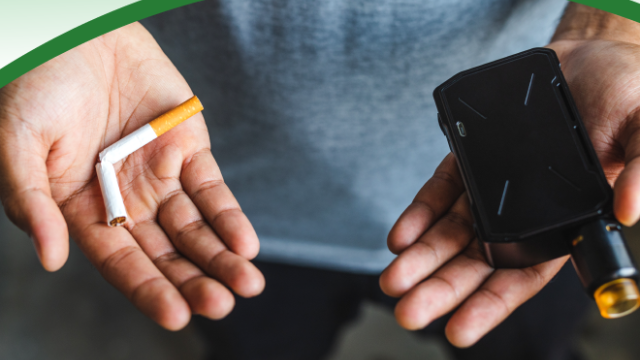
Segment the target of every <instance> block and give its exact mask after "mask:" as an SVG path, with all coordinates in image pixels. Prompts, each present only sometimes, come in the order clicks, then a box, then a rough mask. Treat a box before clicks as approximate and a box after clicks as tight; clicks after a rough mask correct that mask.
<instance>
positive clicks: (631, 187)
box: [549, 40, 640, 226]
mask: <svg viewBox="0 0 640 360" xmlns="http://www.w3.org/2000/svg"><path fill="white" fill-rule="evenodd" d="M549 47H551V48H552V49H554V50H555V51H556V53H557V54H558V56H559V58H560V61H561V62H562V72H563V74H564V76H565V78H566V80H567V82H568V84H569V88H570V89H571V93H572V95H573V97H574V99H575V101H576V105H577V107H578V110H579V111H580V114H581V115H582V119H583V121H584V124H585V126H586V128H587V130H588V132H589V137H590V139H591V142H592V143H593V146H594V148H595V150H596V152H597V153H598V158H599V159H600V164H602V168H603V169H604V173H605V175H606V176H607V179H608V180H609V183H610V184H611V185H612V186H613V187H614V212H615V215H616V217H617V218H618V220H619V221H620V222H621V223H623V224H624V225H626V226H632V225H633V224H635V223H636V222H637V221H638V218H640V111H639V109H640V108H639V107H640V92H639V90H640V45H637V44H634V43H630V42H623V41H611V40H590V41H579V40H560V41H556V42H554V43H552V44H550V45H549Z"/></svg>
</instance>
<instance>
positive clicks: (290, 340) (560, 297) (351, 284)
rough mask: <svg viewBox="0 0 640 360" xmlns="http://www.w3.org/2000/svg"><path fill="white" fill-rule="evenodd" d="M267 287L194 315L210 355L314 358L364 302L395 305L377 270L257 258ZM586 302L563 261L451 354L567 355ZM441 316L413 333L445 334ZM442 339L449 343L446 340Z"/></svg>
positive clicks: (540, 358) (544, 358) (220, 358)
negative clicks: (224, 308)
mask: <svg viewBox="0 0 640 360" xmlns="http://www.w3.org/2000/svg"><path fill="white" fill-rule="evenodd" d="M256 265H257V266H258V268H260V270H261V271H262V272H263V273H264V275H265V278H266V288H265V291H264V293H263V294H261V295H260V296H258V297H256V298H253V299H242V298H239V297H236V300H237V305H236V308H235V309H234V310H233V312H232V313H231V314H230V315H229V316H228V317H227V318H225V319H223V320H220V321H210V320H207V319H204V318H202V317H195V318H194V320H195V323H196V326H197V328H198V329H199V330H200V333H201V335H202V336H203V338H204V340H205V343H206V344H207V346H208V351H209V354H208V357H207V359H208V360H254V359H260V360H262V359H265V360H266V359H277V360H289V359H291V360H313V359H322V358H324V357H325V356H326V355H327V354H328V352H329V351H330V350H331V349H332V345H333V344H334V341H335V340H336V335H337V334H338V331H339V330H340V329H341V328H342V327H343V326H344V325H345V324H347V323H348V322H350V321H352V320H354V319H355V318H356V317H357V314H358V309H359V307H360V304H361V303H362V301H363V300H370V301H373V302H375V303H379V304H383V305H385V306H388V307H389V308H390V309H392V308H393V306H394V305H395V303H396V302H397V299H394V298H390V297H388V296H386V295H384V294H383V293H382V291H381V290H380V287H379V286H378V276H372V275H357V274H349V273H343V272H337V271H327V270H320V269H313V268H307V267H298V266H290V265H282V264H273V263H266V262H256ZM587 306H593V305H590V300H589V299H588V297H587V296H586V295H585V293H584V291H583V290H582V287H581V285H580V283H579V281H578V279H577V277H576V275H575V272H574V271H573V269H572V268H571V264H570V263H568V264H567V265H566V266H565V267H564V268H563V269H562V271H560V273H559V274H558V275H557V276H556V277H555V278H554V279H553V280H552V281H551V283H549V284H548V285H547V286H546V287H545V288H544V289H543V290H542V291H541V292H540V293H539V294H538V295H536V296H535V297H534V298H533V299H531V300H529V301H528V302H527V303H525V304H524V305H523V306H521V307H520V308H519V309H518V310H516V311H515V312H514V313H513V314H512V315H511V316H510V317H509V318H508V319H507V320H506V321H504V322H503V323H502V324H501V325H500V326H498V327H497V328H496V329H494V330H493V331H492V332H490V333H489V334H488V335H487V336H485V337H484V338H483V339H482V340H480V341H479V342H478V343H477V344H476V345H474V346H472V347H470V348H468V349H457V348H454V347H452V349H451V353H453V354H454V356H455V357H456V359H459V360H466V359H474V360H478V359H480V360H482V359H491V360H502V359H504V360H514V359H515V360H527V359H535V360H556V359H557V360H561V359H562V360H568V359H577V357H576V355H575V354H574V353H573V352H572V350H571V345H572V342H573V339H574V336H575V333H576V330H577V328H578V326H579V324H580V322H581V319H582V317H583V314H584V313H585V310H586V309H587ZM447 320H448V316H445V317H443V318H441V319H439V320H437V321H435V322H434V323H432V324H431V325H429V326H428V327H427V328H426V329H424V330H421V331H419V332H418V334H420V335H424V336H440V337H443V336H444V325H445V324H446V321H447ZM447 344H448V343H447Z"/></svg>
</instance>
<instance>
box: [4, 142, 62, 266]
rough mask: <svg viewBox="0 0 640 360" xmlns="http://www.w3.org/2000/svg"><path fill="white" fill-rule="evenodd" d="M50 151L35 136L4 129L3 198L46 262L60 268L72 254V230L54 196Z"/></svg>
mask: <svg viewBox="0 0 640 360" xmlns="http://www.w3.org/2000/svg"><path fill="white" fill-rule="evenodd" d="M47 154H48V149H46V148H45V146H44V145H43V144H42V143H41V142H40V141H38V140H36V139H34V138H33V137H32V136H23V135H22V134H21V132H12V133H11V134H7V130H6V129H0V198H1V199H2V203H3V205H4V208H5V212H6V213H7V216H8V217H9V219H11V221H13V222H14V223H15V224H16V225H18V227H20V228H21V229H22V230H24V231H25V232H26V233H27V234H29V236H30V237H31V238H32V240H33V243H34V245H35V248H36V253H37V254H38V257H39V259H40V262H41V263H42V266H43V267H44V268H45V269H46V270H48V271H56V270H58V269H60V268H61V267H62V265H64V263H65V262H66V261H67V257H68V256H69V233H68V231H67V225H66V223H65V221H64V217H63V216H62V213H61V212H60V209H59V208H58V204H56V202H55V201H54V200H53V199H52V197H51V188H50V187H49V177H48V173H47V167H46V164H45V160H46V157H47Z"/></svg>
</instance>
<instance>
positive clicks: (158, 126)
mask: <svg viewBox="0 0 640 360" xmlns="http://www.w3.org/2000/svg"><path fill="white" fill-rule="evenodd" d="M202 110H203V107H202V103H200V100H199V99H198V97H197V96H194V97H192V98H191V99H189V100H187V101H185V102H184V103H182V104H180V105H178V106H177V107H176V108H174V109H173V110H169V111H168V112H166V113H165V114H163V115H160V116H159V117H158V118H156V119H154V120H152V121H151V122H150V123H148V124H146V125H143V126H142V127H141V128H139V129H138V130H136V131H134V132H132V133H131V134H129V135H127V136H125V137H123V138H122V139H120V140H118V141H117V142H116V143H114V144H113V145H111V146H109V147H108V148H106V149H104V150H103V151H102V152H101V153H100V161H106V162H110V163H112V164H115V163H116V162H118V161H120V160H122V159H124V158H126V157H127V156H129V155H131V154H132V153H133V152H134V151H136V150H138V149H140V148H141V147H143V146H145V145H146V144H148V143H150V142H151V141H153V140H154V139H155V138H157V137H158V136H160V135H162V134H164V133H166V132H167V131H169V130H171V129H172V128H174V127H175V126H176V125H178V124H180V123H182V122H183V121H185V120H187V119H188V118H190V117H192V116H193V115H195V114H197V113H199V112H200V111H202Z"/></svg>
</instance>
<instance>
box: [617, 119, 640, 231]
mask: <svg viewBox="0 0 640 360" xmlns="http://www.w3.org/2000/svg"><path fill="white" fill-rule="evenodd" d="M638 120H640V119H636V121H634V122H635V123H637V124H638V125H640V121H638ZM623 130H626V131H622V133H625V134H627V136H626V137H625V138H623V139H622V141H621V143H622V146H623V148H624V152H625V167H624V170H623V171H622V172H621V173H620V175H619V176H618V178H617V179H616V182H615V185H614V187H613V192H614V196H613V209H614V213H615V215H616V218H617V219H618V221H620V222H621V223H622V224H624V225H626V226H632V225H633V224H635V223H636V222H637V221H638V218H640V126H637V125H636V126H635V127H633V128H632V127H630V126H627V128H626V129H623Z"/></svg>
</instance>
